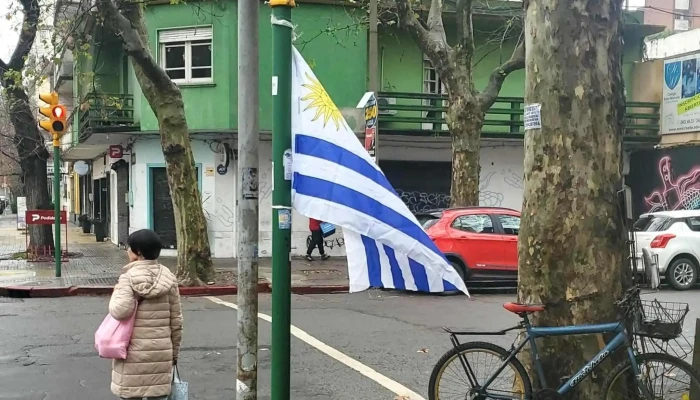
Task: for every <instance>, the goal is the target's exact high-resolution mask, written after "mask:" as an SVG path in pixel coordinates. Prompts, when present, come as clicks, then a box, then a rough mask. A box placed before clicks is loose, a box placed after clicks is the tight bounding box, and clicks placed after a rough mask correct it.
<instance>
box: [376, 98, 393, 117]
mask: <svg viewBox="0 0 700 400" xmlns="http://www.w3.org/2000/svg"><path fill="white" fill-rule="evenodd" d="M377 104H378V105H379V115H396V113H397V112H398V110H382V106H389V105H392V106H393V105H396V98H395V97H379V98H377Z"/></svg>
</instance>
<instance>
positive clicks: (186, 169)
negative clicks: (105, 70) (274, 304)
mask: <svg viewBox="0 0 700 400" xmlns="http://www.w3.org/2000/svg"><path fill="white" fill-rule="evenodd" d="M97 8H98V10H99V12H100V14H101V16H102V18H103V19H104V23H105V24H106V25H107V26H108V27H109V28H111V30H112V31H113V32H114V33H115V34H116V35H117V37H119V38H120V40H121V42H122V46H123V48H124V50H125V52H126V53H127V54H128V55H129V58H130V59H131V63H132V65H133V67H134V71H135V73H136V79H137V81H138V83H139V85H140V86H141V90H142V91H143V94H144V96H145V97H146V100H147V101H148V104H149V105H150V106H151V109H152V110H153V112H154V113H155V115H156V118H157V119H158V126H159V130H160V141H161V146H162V148H163V155H164V156H165V164H166V170H167V175H168V184H169V186H170V194H171V197H172V200H173V209H174V213H175V226H176V229H177V251H178V271H177V273H178V278H179V279H180V282H181V283H182V284H184V285H199V284H201V283H202V281H204V282H209V281H212V280H213V279H214V268H213V264H212V261H211V250H210V246H209V238H208V235H207V220H206V218H205V217H204V210H203V209H202V199H201V195H200V193H199V185H198V183H197V170H196V167H195V163H194V156H193V154H192V148H191V146H190V137H189V130H188V127H187V119H186V118H185V107H184V103H183V100H182V94H181V93H180V89H179V88H178V87H177V85H175V84H174V83H173V82H172V80H171V79H170V77H169V76H168V74H167V73H166V72H165V71H164V70H163V69H162V68H161V67H160V66H159V65H158V63H157V62H156V60H155V58H154V57H153V55H152V54H151V51H150V49H149V47H148V32H147V30H146V24H145V20H144V16H143V9H142V7H141V6H140V4H137V3H128V2H123V3H119V4H116V3H114V2H113V1H112V0H98V2H97Z"/></svg>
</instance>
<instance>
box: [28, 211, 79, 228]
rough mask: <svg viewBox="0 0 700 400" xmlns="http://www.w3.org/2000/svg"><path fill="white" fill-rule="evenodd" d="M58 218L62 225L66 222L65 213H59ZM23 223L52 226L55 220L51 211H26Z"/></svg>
mask: <svg viewBox="0 0 700 400" xmlns="http://www.w3.org/2000/svg"><path fill="white" fill-rule="evenodd" d="M17 211H19V210H17ZM60 218H61V223H62V224H65V223H66V222H67V219H66V212H65V211H61V213H60ZM25 221H26V222H27V225H53V223H54V221H56V218H54V212H53V211H51V210H27V211H25Z"/></svg>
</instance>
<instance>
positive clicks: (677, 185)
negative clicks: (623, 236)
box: [625, 147, 700, 215]
mask: <svg viewBox="0 0 700 400" xmlns="http://www.w3.org/2000/svg"><path fill="white" fill-rule="evenodd" d="M625 183H626V184H627V185H629V186H630V187H631V188H632V197H633V203H634V212H635V214H637V215H639V214H642V213H647V212H656V211H665V210H698V209H700V149H698V148H697V147H679V148H674V149H666V150H643V151H638V152H635V153H633V154H632V155H631V157H630V174H629V175H628V176H627V177H626V178H625Z"/></svg>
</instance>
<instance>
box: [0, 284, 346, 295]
mask: <svg viewBox="0 0 700 400" xmlns="http://www.w3.org/2000/svg"><path fill="white" fill-rule="evenodd" d="M113 290H114V287H113V286H67V287H44V286H5V287H0V297H13V298H25V299H26V298H57V297H73V296H111V295H112V291H113ZM349 290H350V287H349V286H348V285H322V286H294V287H292V293H293V294H298V295H308V294H334V293H348V291H349ZM271 292H272V286H271V285H270V283H268V282H264V283H258V293H271ZM235 294H238V287H237V286H233V285H231V286H196V287H186V286H184V287H180V295H181V296H188V297H198V296H230V295H235Z"/></svg>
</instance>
